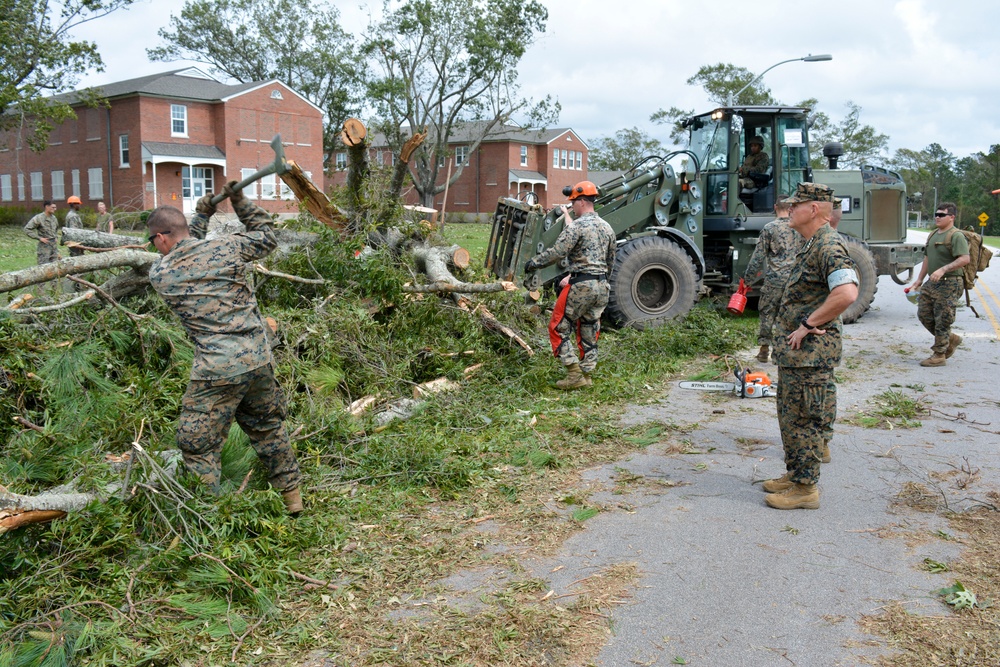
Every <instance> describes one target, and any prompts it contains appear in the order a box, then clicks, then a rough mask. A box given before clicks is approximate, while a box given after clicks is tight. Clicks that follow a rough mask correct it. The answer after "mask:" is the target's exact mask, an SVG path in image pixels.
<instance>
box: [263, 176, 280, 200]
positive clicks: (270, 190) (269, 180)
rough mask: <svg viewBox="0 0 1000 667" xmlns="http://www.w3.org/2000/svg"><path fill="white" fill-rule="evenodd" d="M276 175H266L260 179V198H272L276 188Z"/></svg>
mask: <svg viewBox="0 0 1000 667" xmlns="http://www.w3.org/2000/svg"><path fill="white" fill-rule="evenodd" d="M277 178H278V177H277V176H267V177H265V178H262V179H260V196H261V199H274V198H275V193H276V192H277V188H276V187H275V184H274V181H275V180H276V179H277Z"/></svg>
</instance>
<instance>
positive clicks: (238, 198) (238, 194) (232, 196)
mask: <svg viewBox="0 0 1000 667" xmlns="http://www.w3.org/2000/svg"><path fill="white" fill-rule="evenodd" d="M235 185H236V181H229V182H228V183H226V184H225V185H224V186H223V188H222V191H223V192H224V193H226V195H228V196H229V201H231V202H232V203H233V208H236V207H237V206H239V205H241V204H246V203H249V200H248V199H247V196H246V195H245V194H243V190H237V189H235V187H234V186H235Z"/></svg>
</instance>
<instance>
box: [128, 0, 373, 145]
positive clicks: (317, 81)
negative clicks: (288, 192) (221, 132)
mask: <svg viewBox="0 0 1000 667" xmlns="http://www.w3.org/2000/svg"><path fill="white" fill-rule="evenodd" d="M339 20H340V14H339V12H338V11H337V9H336V8H335V7H332V6H330V5H327V4H325V3H323V2H317V3H313V2H312V0H189V2H187V3H186V4H185V5H184V7H183V8H182V9H181V14H180V16H179V17H178V16H173V15H171V17H170V25H169V28H161V29H160V30H159V32H158V34H159V36H160V38H161V39H163V40H164V41H165V42H166V44H165V45H163V46H158V47H155V48H151V49H147V53H148V55H149V57H150V59H151V60H161V61H170V60H192V61H195V62H200V63H204V64H205V65H207V66H208V67H209V69H210V70H211V71H212V73H214V74H217V75H220V74H221V75H222V76H224V77H227V78H232V79H235V80H236V81H239V82H241V83H248V82H251V81H266V80H270V79H278V80H279V81H282V82H283V83H285V84H287V85H288V86H289V87H291V88H293V89H295V90H296V91H298V92H300V93H302V94H303V95H304V96H305V97H306V98H307V99H309V101H311V102H312V103H313V104H315V105H316V106H318V107H319V108H321V109H322V110H323V112H324V113H325V114H326V118H325V120H324V124H323V125H324V130H323V148H324V155H325V160H326V162H327V164H328V163H329V160H330V159H331V158H332V156H333V154H334V147H335V145H336V141H337V136H338V134H339V133H340V128H341V126H342V125H343V123H344V120H345V119H346V118H348V117H349V116H351V115H353V114H354V113H356V111H357V108H358V105H359V101H358V90H359V79H358V76H357V72H358V70H359V69H360V63H359V59H358V55H357V52H356V48H355V45H354V40H353V37H352V36H351V35H349V34H348V33H346V32H345V31H344V30H343V29H342V28H341V27H340V23H339Z"/></svg>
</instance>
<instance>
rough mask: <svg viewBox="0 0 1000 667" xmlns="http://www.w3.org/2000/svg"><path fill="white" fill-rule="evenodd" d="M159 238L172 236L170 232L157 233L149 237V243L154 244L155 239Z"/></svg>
mask: <svg viewBox="0 0 1000 667" xmlns="http://www.w3.org/2000/svg"><path fill="white" fill-rule="evenodd" d="M157 236H170V232H156V233H155V234H153V235H152V236H150V237H149V242H150V243H152V242H153V239H155V238H156V237H157Z"/></svg>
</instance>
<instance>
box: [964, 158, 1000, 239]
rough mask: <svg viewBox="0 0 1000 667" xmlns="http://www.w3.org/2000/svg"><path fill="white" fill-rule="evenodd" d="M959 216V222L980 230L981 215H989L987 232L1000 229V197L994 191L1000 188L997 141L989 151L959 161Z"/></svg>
mask: <svg viewBox="0 0 1000 667" xmlns="http://www.w3.org/2000/svg"><path fill="white" fill-rule="evenodd" d="M958 171H959V178H958V184H959V196H958V197H954V199H955V200H957V202H958V204H959V218H958V220H956V224H960V225H961V226H963V227H966V226H972V227H973V228H974V229H979V228H980V227H979V219H978V218H979V215H980V214H981V213H985V214H986V215H988V216H989V220H988V221H987V227H986V229H985V232H986V233H987V234H997V233H998V231H1000V199H998V197H997V196H996V195H993V194H991V193H992V192H993V190H996V189H998V188H1000V144H993V145H991V146H990V150H989V152H987V153H983V152H982V151H980V152H978V153H975V154H973V155H970V156H969V157H967V158H964V159H962V160H959V161H958Z"/></svg>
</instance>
